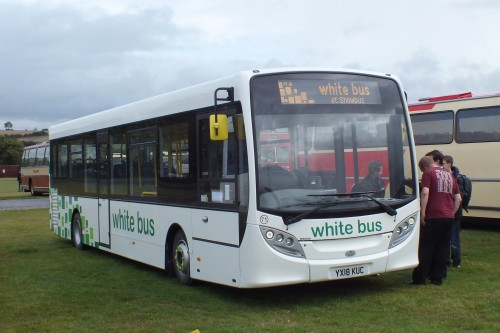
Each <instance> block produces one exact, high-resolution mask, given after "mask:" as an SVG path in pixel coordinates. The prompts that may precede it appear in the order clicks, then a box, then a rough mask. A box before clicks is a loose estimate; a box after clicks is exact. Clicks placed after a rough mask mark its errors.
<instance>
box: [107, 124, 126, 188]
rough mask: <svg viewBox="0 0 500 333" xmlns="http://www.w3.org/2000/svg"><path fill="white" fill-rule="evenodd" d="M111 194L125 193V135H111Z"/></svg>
mask: <svg viewBox="0 0 500 333" xmlns="http://www.w3.org/2000/svg"><path fill="white" fill-rule="evenodd" d="M111 194H112V195H127V194H128V190H127V135H126V134H125V133H114V134H112V135H111Z"/></svg>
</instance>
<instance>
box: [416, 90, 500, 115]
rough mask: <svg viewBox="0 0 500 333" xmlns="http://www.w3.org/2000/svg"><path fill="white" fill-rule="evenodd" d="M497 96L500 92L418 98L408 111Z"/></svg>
mask: <svg viewBox="0 0 500 333" xmlns="http://www.w3.org/2000/svg"><path fill="white" fill-rule="evenodd" d="M498 96H500V92H494V93H488V94H473V93H472V92H464V93H459V94H453V95H443V96H436V97H426V98H420V99H419V100H418V102H410V103H408V109H409V110H410V112H412V111H425V110H432V109H433V108H434V106H435V105H436V104H439V103H446V102H456V101H458V100H467V99H480V98H491V97H498Z"/></svg>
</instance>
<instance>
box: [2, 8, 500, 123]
mask: <svg viewBox="0 0 500 333" xmlns="http://www.w3.org/2000/svg"><path fill="white" fill-rule="evenodd" d="M499 17H500V1H498V0H418V1H417V0H412V1H401V0H376V1H374V0H343V1H339V0H309V1H305V0H301V1H299V0H252V1H248V0H205V1H202V0H196V1H194V0H193V1H192V0H140V1H135V0H0V128H1V129H3V128H4V123H5V122H7V121H10V122H12V123H13V125H14V129H18V130H23V129H30V130H31V129H34V128H37V129H42V128H48V127H49V126H51V125H53V124H56V123H59V122H62V121H65V120H69V119H73V118H77V117H80V116H84V115H87V114H91V113H95V112H98V111H101V110H104V109H108V108H111V107H115V106H119V105H122V104H126V103H130V102H133V101H136V100H140V99H144V98H147V97H151V96H154V95H158V94H161V93H164V92H168V91H172V90H176V89H179V88H183V87H186V86H190V85H194V84H197V83H201V82H205V81H208V80H212V79H216V78H219V77H224V76H227V75H231V74H234V73H236V72H237V71H240V70H247V69H260V68H270V67H273V68H274V67H284V66H286V67H289V66H308V67H316V66H321V67H324V66H326V67H333V68H354V69H367V70H372V71H377V72H383V73H392V74H395V75H397V76H399V77H400V79H401V80H402V82H403V85H404V88H405V90H406V91H407V93H408V97H409V100H410V101H415V100H418V99H419V98H421V97H429V96H437V95H444V94H453V93H459V92H467V91H472V92H473V93H488V92H495V91H500V42H499V40H498V31H500V19H499Z"/></svg>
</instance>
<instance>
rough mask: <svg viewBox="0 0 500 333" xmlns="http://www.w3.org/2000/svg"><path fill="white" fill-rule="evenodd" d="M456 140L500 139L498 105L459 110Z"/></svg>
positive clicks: (499, 112) (484, 140)
mask: <svg viewBox="0 0 500 333" xmlns="http://www.w3.org/2000/svg"><path fill="white" fill-rule="evenodd" d="M456 140H457V142H463V143H466V142H491V141H500V107H498V106H497V107H488V108H481V109H467V110H459V111H458V112H457V139H456Z"/></svg>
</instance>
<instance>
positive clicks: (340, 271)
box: [330, 265, 368, 279]
mask: <svg viewBox="0 0 500 333" xmlns="http://www.w3.org/2000/svg"><path fill="white" fill-rule="evenodd" d="M367 274H368V267H367V266H366V265H358V266H347V267H333V268H330V275H331V278H332V279H345V278H351V277H356V276H362V275H367Z"/></svg>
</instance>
